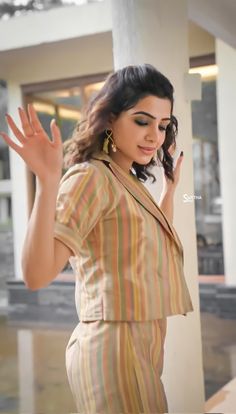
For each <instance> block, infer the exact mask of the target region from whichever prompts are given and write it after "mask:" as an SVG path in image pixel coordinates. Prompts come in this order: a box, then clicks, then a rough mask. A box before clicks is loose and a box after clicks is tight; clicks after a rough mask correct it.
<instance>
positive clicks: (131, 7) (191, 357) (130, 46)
mask: <svg viewBox="0 0 236 414" xmlns="http://www.w3.org/2000/svg"><path fill="white" fill-rule="evenodd" d="M111 4H112V24H113V29H112V30H113V52H114V66H115V69H118V68H120V67H122V66H126V65H128V64H139V63H151V64H153V65H154V66H155V67H157V68H158V69H159V70H160V71H161V72H163V73H164V74H165V75H166V76H167V77H168V78H169V79H170V80H171V82H172V83H173V85H174V87H175V100H176V104H175V111H174V112H175V115H176V116H177V118H178V120H179V124H180V132H179V138H178V141H179V149H183V151H184V154H185V157H184V162H183V168H182V177H181V182H180V184H179V187H178V191H177V194H176V198H175V221H174V225H175V227H176V229H177V231H178V233H179V235H180V238H181V240H182V242H183V245H184V247H185V274H186V280H187V284H188V286H189V288H190V294H191V297H192V300H193V306H194V309H195V311H194V312H192V313H189V314H188V316H187V317H184V316H182V315H176V316H172V317H170V318H168V330H167V338H166V345H165V363H164V373H163V382H164V384H165V389H166V393H167V399H168V404H169V411H170V412H182V413H183V412H184V413H187V412H188V413H191V412H203V411H204V384H203V367H202V346H201V329H200V312H199V291H198V279H197V275H198V270H197V249H196V230H195V215H194V203H184V202H183V194H188V195H192V194H194V190H193V188H194V187H193V161H192V130H191V108H190V102H189V100H188V99H187V98H186V97H187V96H188V91H187V90H186V85H187V83H186V75H187V74H188V69H189V64H188V60H189V56H188V43H187V30H188V20H187V0H181V1H178V2H174V1H172V0H147V1H143V0H119V1H117V0H111ZM157 186H158V187H160V186H161V183H160V181H159V182H158V184H157ZM152 193H154V192H152ZM156 198H157V197H156Z"/></svg>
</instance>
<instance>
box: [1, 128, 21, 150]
mask: <svg viewBox="0 0 236 414" xmlns="http://www.w3.org/2000/svg"><path fill="white" fill-rule="evenodd" d="M0 135H1V136H2V137H3V139H4V141H5V142H6V143H7V144H8V145H9V147H11V148H13V149H14V150H15V151H16V152H17V153H18V154H20V153H21V147H20V146H19V145H17V144H16V143H15V142H14V141H12V139H11V138H10V137H9V136H8V135H7V134H6V133H5V132H3V131H0Z"/></svg>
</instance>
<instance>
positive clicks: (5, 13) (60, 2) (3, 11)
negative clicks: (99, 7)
mask: <svg viewBox="0 0 236 414" xmlns="http://www.w3.org/2000/svg"><path fill="white" fill-rule="evenodd" d="M100 1H103V0H20V1H19V0H3V1H0V19H2V20H8V19H10V18H11V17H17V16H22V15H25V14H28V13H32V12H35V11H37V12H38V11H44V10H50V9H54V8H58V7H64V6H81V5H84V4H88V3H97V2H100Z"/></svg>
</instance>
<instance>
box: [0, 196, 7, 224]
mask: <svg viewBox="0 0 236 414" xmlns="http://www.w3.org/2000/svg"><path fill="white" fill-rule="evenodd" d="M8 219H9V217H8V204H7V199H6V198H5V197H0V223H6V221H7V220H8Z"/></svg>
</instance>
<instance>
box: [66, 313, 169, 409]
mask: <svg viewBox="0 0 236 414" xmlns="http://www.w3.org/2000/svg"><path fill="white" fill-rule="evenodd" d="M166 326H167V319H166V318H164V319H156V320H152V321H145V322H136V321H112V322H110V321H109V322H107V321H103V320H96V321H89V322H87V321H86V322H85V321H84V322H79V324H78V325H77V326H76V328H75V329H74V331H73V333H72V335H71V337H70V340H69V342H68V345H67V348H66V369H67V375H68V380H69V384H70V388H71V391H72V394H73V397H74V401H75V404H76V408H77V411H76V412H78V413H89V414H94V413H96V414H98V413H99V414H117V413H119V414H129V413H130V414H131V413H132V414H141V413H145V414H146V413H167V412H168V404H167V400H166V395H165V390H164V387H163V384H162V381H161V374H162V370H163V356H164V340H165V336H166Z"/></svg>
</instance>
